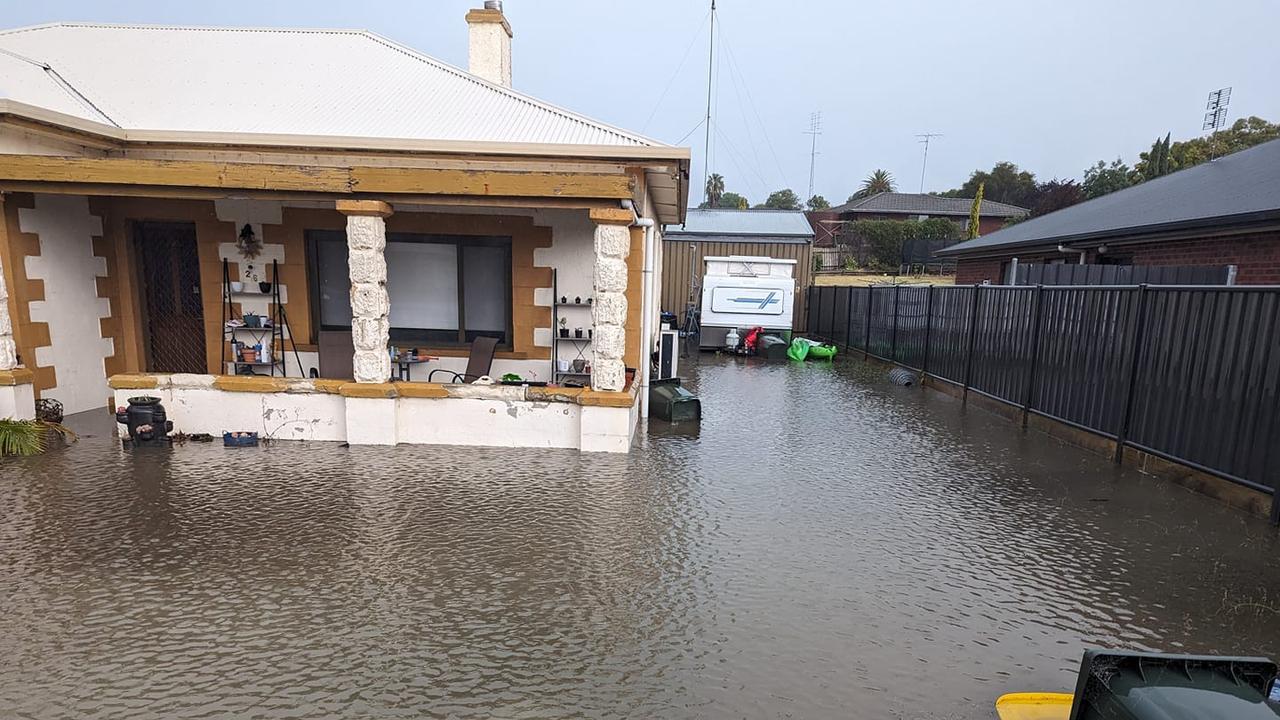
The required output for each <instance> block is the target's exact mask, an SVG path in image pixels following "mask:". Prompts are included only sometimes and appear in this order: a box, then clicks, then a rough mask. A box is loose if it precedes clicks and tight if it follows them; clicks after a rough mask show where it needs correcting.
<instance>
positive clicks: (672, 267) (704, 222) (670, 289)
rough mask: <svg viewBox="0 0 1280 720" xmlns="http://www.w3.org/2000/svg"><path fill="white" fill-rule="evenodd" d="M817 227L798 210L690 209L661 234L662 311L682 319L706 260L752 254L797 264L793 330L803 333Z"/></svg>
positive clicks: (696, 297) (699, 281)
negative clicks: (680, 220)
mask: <svg viewBox="0 0 1280 720" xmlns="http://www.w3.org/2000/svg"><path fill="white" fill-rule="evenodd" d="M812 245H813V228H812V227H810V225H809V222H808V220H806V219H805V214H804V213H803V212H801V211H799V210H766V209H763V208H761V209H755V210H730V209H722V208H716V209H694V210H689V212H688V215H687V217H686V218H685V222H684V224H683V225H682V226H674V225H672V226H667V227H666V229H665V230H664V232H663V234H662V298H661V304H662V309H663V310H664V311H666V312H670V313H674V314H675V315H676V316H677V317H680V316H681V315H682V314H683V313H684V310H685V308H686V307H687V306H688V304H689V303H690V302H693V303H700V302H701V298H700V297H699V296H698V295H697V294H696V293H697V290H698V288H699V287H700V286H701V283H702V273H703V262H702V259H703V258H705V257H707V256H712V257H715V256H724V255H749V256H756V257H771V258H778V259H791V260H795V261H796V267H795V273H796V297H795V299H794V305H793V307H794V318H795V320H794V323H795V329H796V330H800V329H803V328H802V327H801V326H800V324H799V323H800V322H802V320H803V319H804V317H805V316H804V300H805V297H806V296H807V294H806V293H805V292H804V291H805V289H807V288H808V287H809V284H810V282H811V279H812V273H813V260H812V258H811V255H810V252H811V249H812Z"/></svg>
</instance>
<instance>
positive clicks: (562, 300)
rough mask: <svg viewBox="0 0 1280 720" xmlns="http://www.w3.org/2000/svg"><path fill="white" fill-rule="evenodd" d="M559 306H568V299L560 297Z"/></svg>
mask: <svg viewBox="0 0 1280 720" xmlns="http://www.w3.org/2000/svg"><path fill="white" fill-rule="evenodd" d="M560 304H561V305H568V304H569V298H567V297H565V296H564V295H561V296H560Z"/></svg>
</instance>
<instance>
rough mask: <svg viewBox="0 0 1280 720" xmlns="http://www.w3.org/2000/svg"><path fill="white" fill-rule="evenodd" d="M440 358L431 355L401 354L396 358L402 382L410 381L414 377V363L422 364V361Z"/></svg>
mask: <svg viewBox="0 0 1280 720" xmlns="http://www.w3.org/2000/svg"><path fill="white" fill-rule="evenodd" d="M439 359H440V358H437V357H432V356H430V355H401V356H400V357H398V358H396V367H397V368H398V374H399V376H400V380H401V381H402V382H409V381H410V380H411V379H412V376H413V373H412V370H413V366H414V365H421V364H422V363H426V362H431V361H432V360H439Z"/></svg>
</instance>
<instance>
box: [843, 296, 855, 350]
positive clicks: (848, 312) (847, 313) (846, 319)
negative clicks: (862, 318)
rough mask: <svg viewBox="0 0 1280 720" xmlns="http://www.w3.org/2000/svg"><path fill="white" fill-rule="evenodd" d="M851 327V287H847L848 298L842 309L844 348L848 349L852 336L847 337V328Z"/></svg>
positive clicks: (851, 342)
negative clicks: (843, 309)
mask: <svg viewBox="0 0 1280 720" xmlns="http://www.w3.org/2000/svg"><path fill="white" fill-rule="evenodd" d="M852 328H853V288H849V299H848V301H847V302H846V303H845V311H844V349H845V350H848V349H849V348H851V347H853V338H851V337H849V330H850V329H852Z"/></svg>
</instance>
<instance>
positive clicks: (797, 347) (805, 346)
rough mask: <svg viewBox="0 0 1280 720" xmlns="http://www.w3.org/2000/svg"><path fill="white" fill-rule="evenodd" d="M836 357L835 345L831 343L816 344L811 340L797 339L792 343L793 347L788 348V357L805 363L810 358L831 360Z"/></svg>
mask: <svg viewBox="0 0 1280 720" xmlns="http://www.w3.org/2000/svg"><path fill="white" fill-rule="evenodd" d="M835 356H836V346H835V345H832V344H830V343H820V342H814V341H813V340H810V339H809V338H802V337H798V338H795V339H793V340H792V341H791V347H789V348H787V357H789V358H791V359H792V360H797V361H803V360H807V359H809V358H812V359H814V360H830V359H831V358H833V357H835Z"/></svg>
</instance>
